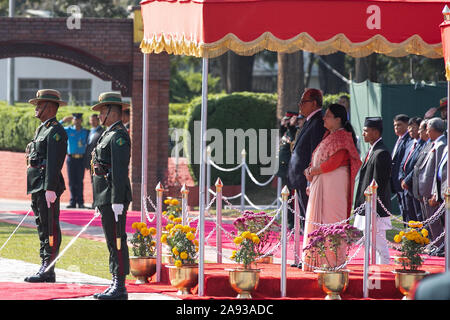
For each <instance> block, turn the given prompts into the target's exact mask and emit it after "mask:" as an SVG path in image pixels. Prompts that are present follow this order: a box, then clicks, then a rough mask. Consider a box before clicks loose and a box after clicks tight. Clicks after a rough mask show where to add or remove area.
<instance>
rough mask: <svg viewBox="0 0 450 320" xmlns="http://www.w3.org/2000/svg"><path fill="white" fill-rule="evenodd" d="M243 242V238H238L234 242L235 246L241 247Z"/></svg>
mask: <svg viewBox="0 0 450 320" xmlns="http://www.w3.org/2000/svg"><path fill="white" fill-rule="evenodd" d="M243 240H244V239H243V238H242V237H236V238H234V240H233V241H234V243H235V244H237V245H240V244H241V242H242V241H243Z"/></svg>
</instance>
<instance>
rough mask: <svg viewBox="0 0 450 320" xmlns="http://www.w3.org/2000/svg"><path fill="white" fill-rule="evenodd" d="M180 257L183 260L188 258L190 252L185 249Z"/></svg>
mask: <svg viewBox="0 0 450 320" xmlns="http://www.w3.org/2000/svg"><path fill="white" fill-rule="evenodd" d="M180 258H181V259H183V260H186V259H187V258H188V254H187V253H186V251H183V252H182V253H180Z"/></svg>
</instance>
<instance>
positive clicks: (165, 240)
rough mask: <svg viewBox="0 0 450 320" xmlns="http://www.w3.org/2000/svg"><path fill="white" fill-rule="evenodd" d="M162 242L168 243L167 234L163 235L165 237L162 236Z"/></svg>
mask: <svg viewBox="0 0 450 320" xmlns="http://www.w3.org/2000/svg"><path fill="white" fill-rule="evenodd" d="M161 242H162V243H167V234H163V235H162V236H161Z"/></svg>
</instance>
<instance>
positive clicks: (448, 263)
mask: <svg viewBox="0 0 450 320" xmlns="http://www.w3.org/2000/svg"><path fill="white" fill-rule="evenodd" d="M449 95H450V81H447V148H448V145H449V143H450V136H449V135H450V122H449V121H450V120H449V119H450V117H449V112H448V110H449V107H450V100H449ZM449 177H450V168H449V166H448V160H447V188H446V192H445V226H444V227H445V236H444V241H445V247H444V248H445V271H449V270H450V237H449V233H450V222H449V219H450V188H449V187H448V183H449V180H448V179H449Z"/></svg>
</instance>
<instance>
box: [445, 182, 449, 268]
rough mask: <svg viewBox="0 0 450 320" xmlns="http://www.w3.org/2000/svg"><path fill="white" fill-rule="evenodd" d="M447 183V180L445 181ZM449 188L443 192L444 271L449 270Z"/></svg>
mask: <svg viewBox="0 0 450 320" xmlns="http://www.w3.org/2000/svg"><path fill="white" fill-rule="evenodd" d="M447 181H448V180H447ZM449 219H450V188H448V187H447V190H446V191H445V235H444V241H445V242H444V243H445V271H449V270H450V242H449V241H450V230H449V228H450V222H449Z"/></svg>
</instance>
